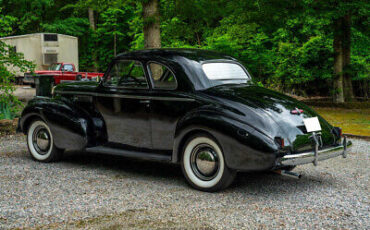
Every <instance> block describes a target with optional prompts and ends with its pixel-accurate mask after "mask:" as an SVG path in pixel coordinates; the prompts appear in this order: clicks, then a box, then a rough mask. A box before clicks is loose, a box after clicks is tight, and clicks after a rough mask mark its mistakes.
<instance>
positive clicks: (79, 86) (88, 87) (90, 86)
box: [55, 81, 99, 92]
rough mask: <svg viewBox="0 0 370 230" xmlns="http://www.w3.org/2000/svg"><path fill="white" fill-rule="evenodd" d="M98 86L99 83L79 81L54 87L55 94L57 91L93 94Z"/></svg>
mask: <svg viewBox="0 0 370 230" xmlns="http://www.w3.org/2000/svg"><path fill="white" fill-rule="evenodd" d="M98 86H99V82H96V81H79V82H71V83H62V84H59V85H57V86H56V87H55V92H58V91H63V92H66V91H77V92H94V91H95V89H96V88H97V87H98Z"/></svg>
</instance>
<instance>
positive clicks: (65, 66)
mask: <svg viewBox="0 0 370 230" xmlns="http://www.w3.org/2000/svg"><path fill="white" fill-rule="evenodd" d="M63 70H64V71H67V72H73V66H72V65H64V66H63Z"/></svg>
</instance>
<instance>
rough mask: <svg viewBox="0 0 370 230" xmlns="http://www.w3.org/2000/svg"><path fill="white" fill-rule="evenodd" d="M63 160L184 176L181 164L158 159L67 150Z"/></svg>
mask: <svg viewBox="0 0 370 230" xmlns="http://www.w3.org/2000/svg"><path fill="white" fill-rule="evenodd" d="M62 161H63V162H68V163H71V164H78V165H83V166H84V167H88V168H92V169H96V168H102V169H104V170H112V171H115V172H116V173H123V174H127V173H128V174H136V175H141V176H149V177H159V178H182V172H181V167H180V165H176V164H171V163H163V162H157V161H147V160H139V159H134V158H128V157H120V156H113V155H106V154H94V153H85V152H67V153H65V156H64V157H63V160H62Z"/></svg>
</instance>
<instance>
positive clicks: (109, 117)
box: [96, 60, 152, 149]
mask: <svg viewBox="0 0 370 230" xmlns="http://www.w3.org/2000/svg"><path fill="white" fill-rule="evenodd" d="M148 93H149V84H148V81H147V77H146V72H145V70H144V68H143V64H142V63H141V62H139V61H135V60H117V61H115V62H114V63H113V64H112V66H111V68H110V70H109V71H108V73H107V74H106V75H105V77H104V80H103V82H102V84H100V86H99V88H98V90H97V97H96V103H97V108H98V110H99V112H100V113H101V114H102V116H103V118H104V121H105V125H106V129H107V134H108V141H109V143H113V144H121V145H126V146H129V147H135V148H141V149H143V148H145V149H151V147H152V142H151V125H150V119H149V110H150V97H149V95H148Z"/></svg>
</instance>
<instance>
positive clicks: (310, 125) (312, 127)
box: [303, 117, 321, 133]
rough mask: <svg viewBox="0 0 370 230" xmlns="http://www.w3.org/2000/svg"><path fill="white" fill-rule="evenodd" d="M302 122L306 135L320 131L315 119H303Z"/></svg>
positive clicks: (318, 123)
mask: <svg viewBox="0 0 370 230" xmlns="http://www.w3.org/2000/svg"><path fill="white" fill-rule="evenodd" d="M303 122H304V125H305V126H306V130H307V132H308V133H310V132H317V131H321V126H320V122H319V119H318V118H317V117H311V118H306V119H303Z"/></svg>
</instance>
